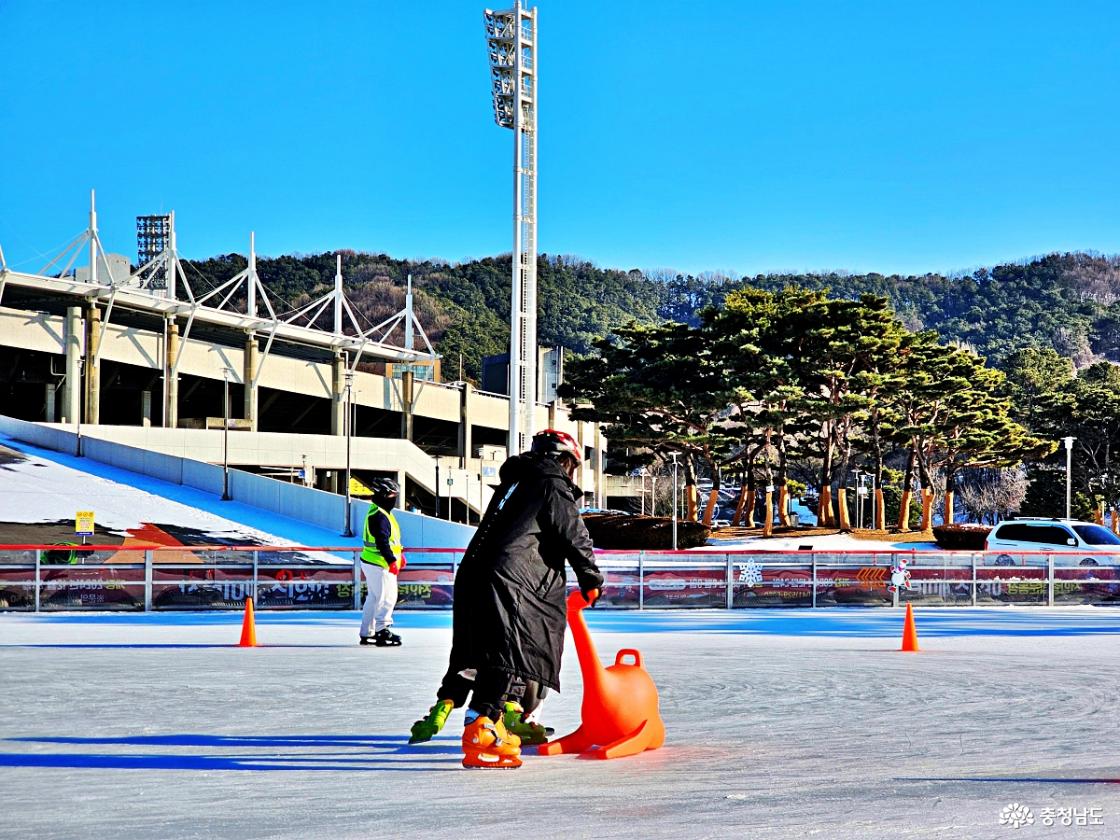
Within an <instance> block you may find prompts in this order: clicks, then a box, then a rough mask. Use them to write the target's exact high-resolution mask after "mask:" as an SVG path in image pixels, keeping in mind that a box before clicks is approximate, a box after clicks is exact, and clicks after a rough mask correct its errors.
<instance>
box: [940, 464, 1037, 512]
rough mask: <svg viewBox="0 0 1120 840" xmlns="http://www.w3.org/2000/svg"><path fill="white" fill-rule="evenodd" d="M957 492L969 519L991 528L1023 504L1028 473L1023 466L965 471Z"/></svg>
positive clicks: (958, 483) (962, 473) (960, 478)
mask: <svg viewBox="0 0 1120 840" xmlns="http://www.w3.org/2000/svg"><path fill="white" fill-rule="evenodd" d="M957 492H958V498H959V499H960V500H961V504H962V506H963V507H964V509H965V511H967V513H968V516H969V518H970V519H972V520H973V521H974V522H985V521H987V522H989V523H991V524H992V525H994V524H995V523H996V522H998V521H1000V520H1001V519H1005V518H1006V517H1007V516H1008V515H1009V514H1010V513H1011V512H1012V511H1016V510H1018V509H1019V507H1020V506H1021V505H1022V504H1023V499H1024V498H1025V497H1026V495H1027V472H1026V470H1025V469H1024V468H1023V467H1022V466H1017V467H1003V468H987V467H985V468H979V469H968V470H964V471H962V472H961V474H960V476H959V477H958V479H957Z"/></svg>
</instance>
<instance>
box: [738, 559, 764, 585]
mask: <svg viewBox="0 0 1120 840" xmlns="http://www.w3.org/2000/svg"><path fill="white" fill-rule="evenodd" d="M739 583H745V584H746V585H747V586H758V584H760V583H762V566H760V565H758V561H757V560H748V561H747V562H746V563H743V564H742V565H740V566H739Z"/></svg>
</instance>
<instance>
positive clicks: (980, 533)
mask: <svg viewBox="0 0 1120 840" xmlns="http://www.w3.org/2000/svg"><path fill="white" fill-rule="evenodd" d="M991 530H992V529H991V527H990V526H988V525H935V526H934V527H933V538H934V539H935V540H937V544H938V545H939V546H940V547H941V548H943V549H945V550H946V551H983V550H984V540H985V539H987V537H988V534H989V533H990V532H991Z"/></svg>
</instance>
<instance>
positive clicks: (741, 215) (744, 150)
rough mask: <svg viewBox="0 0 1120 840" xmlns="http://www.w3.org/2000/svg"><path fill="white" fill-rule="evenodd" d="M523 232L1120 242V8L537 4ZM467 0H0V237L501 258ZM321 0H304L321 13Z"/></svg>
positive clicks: (989, 253)
mask: <svg viewBox="0 0 1120 840" xmlns="http://www.w3.org/2000/svg"><path fill="white" fill-rule="evenodd" d="M538 5H539V7H540V18H541V35H540V41H541V43H540V56H539V62H540V68H541V78H540V88H541V93H540V97H541V102H540V108H541V110H540V129H541V136H540V173H541V175H540V178H541V180H540V249H541V250H542V251H545V252H549V253H560V254H576V255H579V256H582V257H585V258H587V259H590V260H592V261H593V262H595V263H597V264H599V265H602V266H610V267H618V268H623V269H628V268H635V267H637V268H646V269H656V268H667V267H671V268H676V269H679V270H684V271H692V272H699V271H704V270H724V271H732V272H735V273H737V274H738V273H748V274H754V273H756V272H762V271H772V270H811V269H829V268H839V269H848V270H852V271H866V270H880V271H884V272H891V271H899V272H921V271H926V270H937V271H949V270H956V269H963V268H969V267H973V266H977V265H982V264H991V263H995V262H999V261H1004V260H1012V259H1018V258H1022V257H1026V256H1031V255H1035V254H1040V253H1044V252H1048V251H1053V250H1067V249H1093V250H1098V251H1103V252H1106V253H1115V252H1118V251H1120V224H1118V223H1120V215H1118V214H1120V204H1118V201H1117V196H1118V195H1120V163H1118V160H1117V155H1118V152H1120V109H1118V108H1117V107H1116V97H1117V91H1118V90H1120V50H1117V49H1116V41H1115V37H1116V32H1117V31H1118V28H1120V4H1117V3H1115V2H1093V0H1086V2H1076V3H1068V2H1065V3H1060V2H1032V0H1016V1H1015V2H1009V1H1008V2H1005V1H1004V0H991V2H978V1H977V0H973V1H972V2H955V0H939V2H936V3H934V2H923V3H918V2H908V0H907V1H905V2H899V1H898V0H894V1H893V2H849V3H837V2H835V0H831V2H797V0H792V1H789V0H784V1H783V2H767V3H761V2H753V1H752V0H743V2H717V1H716V0H712V2H699V1H698V2H695V3H681V2H670V1H669V0H616V2H610V3H575V2H571V0H541V2H539V3H538ZM483 6H484V2H478V3H476V2H473V0H429V2H425V3H423V4H420V3H416V4H412V3H400V2H381V0H376V2H375V1H374V0H368V1H367V2H324V3H316V4H311V3H289V2H272V3H248V2H246V3H240V2H239V3H227V2H220V3H219V2H194V3H189V4H187V3H152V2H112V3H104V4H103V3H89V2H50V0H0V33H3V45H4V46H3V49H2V50H0V125H2V126H3V130H2V131H0V247H3V249H4V252H5V255H6V256H7V259H8V262H9V264H13V265H14V266H16V267H19V268H21V269H25V270H38V269H39V268H41V267H42V264H43V263H44V262H45V261H46V260H45V259H42V258H41V255H48V254H49V255H52V256H53V253H54V251H55V250H57V249H58V247H59V246H61V245H63V244H65V242H66V241H68V240H69V238H70V237H71V236H73V235H74V234H76V233H78V232H80V231H81V230H82V228H83V227H84V226H85V222H86V208H87V205H88V192H89V189H90V188H91V187H95V188H96V189H97V193H98V211H99V213H98V215H99V221H100V227H101V231H102V236H103V239H104V241H105V243H106V246H107V247H108V248H109V249H110V250H116V251H120V252H122V253H127V254H131V255H133V257H135V234H134V222H133V217H134V216H136V215H137V214H143V213H153V212H160V211H166V210H170V209H174V210H175V211H176V215H177V221H178V230H179V244H180V250H181V251H182V252H183V253H184V255H185V256H188V257H199V258H200V257H205V256H209V255H212V254H217V253H227V252H231V251H240V252H242V253H243V252H244V251H245V250H246V249H247V245H248V236H249V231H250V230H255V231H256V232H257V243H258V251H259V252H260V253H262V254H266V255H277V254H282V253H293V252H300V253H312V252H319V251H328V250H334V249H339V248H354V249H358V250H369V251H381V252H386V253H389V254H392V255H393V256H398V257H414V258H416V257H440V258H444V259H448V260H462V259H467V258H471V257H478V256H485V255H490V254H497V253H501V252H503V251H508V250H509V248H510V240H511V235H512V232H511V226H512V223H511V212H512V211H511V206H510V205H511V193H512V189H511V178H512V175H511V157H512V133H511V132H509V131H508V130H505V129H500V128H498V127H497V126H496V125H494V123H493V119H492V115H491V110H490V102H489V79H488V70H487V65H486V52H485V42H484V37H483V25H482V9H483ZM320 7H321V8H320Z"/></svg>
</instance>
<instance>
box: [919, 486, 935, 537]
mask: <svg viewBox="0 0 1120 840" xmlns="http://www.w3.org/2000/svg"><path fill="white" fill-rule="evenodd" d="M921 494H922V524H921V525H920V526H919V528H920V530H922V531H931V530H933V488H931V487H923V488H921Z"/></svg>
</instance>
